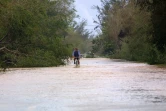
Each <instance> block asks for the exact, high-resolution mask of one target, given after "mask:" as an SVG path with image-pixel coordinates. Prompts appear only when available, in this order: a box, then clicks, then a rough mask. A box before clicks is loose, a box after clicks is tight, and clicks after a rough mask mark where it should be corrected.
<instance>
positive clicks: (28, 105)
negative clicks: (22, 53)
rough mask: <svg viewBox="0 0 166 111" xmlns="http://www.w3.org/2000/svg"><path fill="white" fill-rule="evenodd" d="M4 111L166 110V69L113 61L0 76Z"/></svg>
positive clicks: (0, 108)
mask: <svg viewBox="0 0 166 111" xmlns="http://www.w3.org/2000/svg"><path fill="white" fill-rule="evenodd" d="M0 73H1V74H0V89H1V90H0V111H166V87H165V84H166V69H164V68H157V67H156V66H149V65H147V64H144V63H134V62H127V61H121V60H109V59H81V66H80V68H74V65H73V64H71V65H68V66H62V67H51V68H32V69H29V68H27V69H10V71H7V72H5V74H2V73H3V72H0Z"/></svg>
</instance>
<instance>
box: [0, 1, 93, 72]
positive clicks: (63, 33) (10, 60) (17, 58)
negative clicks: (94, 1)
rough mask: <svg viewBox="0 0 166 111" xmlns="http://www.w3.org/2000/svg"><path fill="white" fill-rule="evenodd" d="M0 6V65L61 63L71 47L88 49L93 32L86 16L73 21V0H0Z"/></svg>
mask: <svg viewBox="0 0 166 111" xmlns="http://www.w3.org/2000/svg"><path fill="white" fill-rule="evenodd" d="M0 7H1V8H0V68H3V69H6V68H7V67H48V66H58V65H63V64H65V60H66V59H68V58H69V57H70V56H71V53H72V50H73V48H74V47H78V48H80V50H81V51H82V52H86V50H89V48H88V46H90V45H91V42H90V38H91V37H92V35H91V33H90V32H89V31H88V30H86V29H85V25H86V21H85V20H83V21H82V22H81V23H77V22H75V21H74V18H76V17H77V15H76V14H75V12H76V10H75V6H74V1H73V0H55V1H54V0H0ZM80 32H81V33H80ZM84 44H86V47H85V45H84Z"/></svg>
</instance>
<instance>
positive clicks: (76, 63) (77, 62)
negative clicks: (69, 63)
mask: <svg viewBox="0 0 166 111" xmlns="http://www.w3.org/2000/svg"><path fill="white" fill-rule="evenodd" d="M75 62H76V67H78V60H77V59H76V61H75Z"/></svg>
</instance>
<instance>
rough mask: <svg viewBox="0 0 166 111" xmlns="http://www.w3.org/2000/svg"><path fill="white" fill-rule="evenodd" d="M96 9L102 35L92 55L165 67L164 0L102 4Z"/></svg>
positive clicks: (118, 0)
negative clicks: (163, 65) (163, 64)
mask: <svg viewBox="0 0 166 111" xmlns="http://www.w3.org/2000/svg"><path fill="white" fill-rule="evenodd" d="M101 2H102V6H100V7H99V6H95V8H96V9H97V11H98V13H99V14H98V20H96V21H94V22H95V23H96V24H97V26H96V29H97V28H99V29H100V30H101V31H102V33H101V34H100V35H99V36H98V37H97V38H96V39H94V40H93V41H92V42H93V46H92V51H93V52H95V53H98V54H100V55H104V56H109V57H113V58H122V59H127V60H134V61H142V62H148V63H149V64H159V63H166V31H165V30H166V12H165V10H166V1H165V0H101Z"/></svg>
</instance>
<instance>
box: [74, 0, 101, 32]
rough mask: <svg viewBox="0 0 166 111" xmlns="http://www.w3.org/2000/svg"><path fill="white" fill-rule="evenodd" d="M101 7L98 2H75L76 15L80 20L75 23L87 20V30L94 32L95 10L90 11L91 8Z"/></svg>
mask: <svg viewBox="0 0 166 111" xmlns="http://www.w3.org/2000/svg"><path fill="white" fill-rule="evenodd" d="M94 5H95V6H96V5H99V6H100V5H101V2H100V0H75V7H76V10H77V14H78V15H79V16H80V19H79V20H78V19H77V21H81V20H82V19H86V20H87V25H88V26H87V27H86V28H87V29H89V30H91V31H94V30H93V29H94V27H95V26H94V25H96V24H94V23H93V20H97V17H96V15H98V13H97V11H96V9H92V7H93V6H94Z"/></svg>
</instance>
